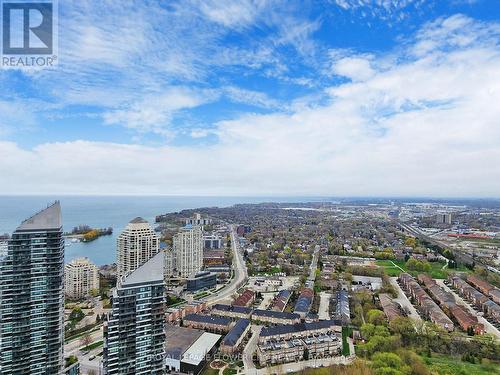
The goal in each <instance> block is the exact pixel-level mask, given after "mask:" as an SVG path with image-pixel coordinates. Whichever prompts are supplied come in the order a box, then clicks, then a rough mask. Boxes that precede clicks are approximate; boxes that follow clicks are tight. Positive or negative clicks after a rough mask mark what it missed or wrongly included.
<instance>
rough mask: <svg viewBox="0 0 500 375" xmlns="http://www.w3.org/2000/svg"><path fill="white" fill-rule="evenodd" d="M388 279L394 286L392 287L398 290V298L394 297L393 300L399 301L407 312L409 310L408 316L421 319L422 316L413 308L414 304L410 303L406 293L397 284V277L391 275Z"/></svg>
mask: <svg viewBox="0 0 500 375" xmlns="http://www.w3.org/2000/svg"><path fill="white" fill-rule="evenodd" d="M389 279H390V280H391V284H392V286H393V287H394V289H396V291H397V292H398V298H395V299H394V301H396V302H397V303H399V304H400V305H401V307H402V308H403V309H404V310H406V311H407V312H409V315H408V316H409V317H410V318H412V319H414V320H418V321H421V320H422V318H421V317H420V315H418V312H417V310H416V309H415V306H413V305H412V304H411V302H410V300H409V299H408V297H406V295H405V294H404V292H403V290H402V289H401V287H400V286H399V284H398V282H397V280H398V278H397V277H391V278H389Z"/></svg>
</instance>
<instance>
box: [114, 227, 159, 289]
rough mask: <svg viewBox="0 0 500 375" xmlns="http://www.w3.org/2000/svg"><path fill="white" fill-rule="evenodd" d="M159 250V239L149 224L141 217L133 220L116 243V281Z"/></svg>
mask: <svg viewBox="0 0 500 375" xmlns="http://www.w3.org/2000/svg"><path fill="white" fill-rule="evenodd" d="M159 249H160V238H159V237H158V235H157V234H156V233H155V231H154V230H153V228H151V226H150V225H149V223H148V222H147V221H146V220H144V219H143V218H142V217H136V218H135V219H133V220H132V221H131V222H130V223H128V224H127V226H126V227H125V229H124V230H123V232H122V233H120V235H119V236H118V239H117V241H116V250H117V276H118V280H120V278H121V277H122V276H125V275H127V274H128V273H130V272H132V271H134V270H136V269H137V268H139V267H140V266H141V265H143V264H144V263H146V262H147V261H148V260H149V259H151V258H152V257H153V256H154V255H156V254H157V253H158V251H159Z"/></svg>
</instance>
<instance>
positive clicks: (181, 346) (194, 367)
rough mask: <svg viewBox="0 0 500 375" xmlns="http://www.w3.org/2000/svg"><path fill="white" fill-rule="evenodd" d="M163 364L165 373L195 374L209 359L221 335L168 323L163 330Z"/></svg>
mask: <svg viewBox="0 0 500 375" xmlns="http://www.w3.org/2000/svg"><path fill="white" fill-rule="evenodd" d="M165 332H166V334H165V346H164V357H165V361H164V366H165V370H166V371H167V373H173V372H181V373H185V374H194V375H197V374H199V373H200V372H201V370H202V369H203V367H204V366H205V365H206V363H207V362H208V361H209V359H210V357H211V355H212V353H213V352H214V351H215V349H216V345H217V343H218V342H219V341H220V339H221V336H220V335H216V334H213V333H208V332H203V331H200V330H196V329H190V328H185V327H177V326H170V325H168V326H167V328H166V330H165Z"/></svg>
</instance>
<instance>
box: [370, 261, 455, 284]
mask: <svg viewBox="0 0 500 375" xmlns="http://www.w3.org/2000/svg"><path fill="white" fill-rule="evenodd" d="M375 264H376V265H377V266H379V267H382V268H383V269H384V271H385V273H386V274H387V275H388V276H391V277H397V276H399V274H400V273H401V272H407V273H409V274H410V275H412V276H416V275H418V274H420V273H426V274H428V275H430V276H431V277H432V278H433V279H446V278H447V277H448V268H447V267H446V263H445V262H425V264H426V265H428V269H427V270H425V271H419V270H412V269H409V267H408V262H405V261H404V260H377V261H376V262H375ZM460 271H462V269H460Z"/></svg>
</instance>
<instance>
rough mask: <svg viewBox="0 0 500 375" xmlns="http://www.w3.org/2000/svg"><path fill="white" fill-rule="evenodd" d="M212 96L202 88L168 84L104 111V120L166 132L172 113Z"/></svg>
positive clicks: (198, 103)
mask: <svg viewBox="0 0 500 375" xmlns="http://www.w3.org/2000/svg"><path fill="white" fill-rule="evenodd" d="M213 99H214V95H213V93H211V92H209V91H203V90H198V91H194V90H190V89H187V88H182V87H172V88H170V89H169V90H166V91H164V92H159V93H155V94H150V95H148V97H146V98H144V99H142V100H140V101H138V102H134V103H132V104H131V105H127V106H126V109H117V110H114V111H110V112H106V113H104V116H103V117H104V122H105V123H106V124H115V125H116V124H118V125H123V126H125V127H127V128H129V129H135V130H137V131H139V132H155V133H159V134H167V135H168V134H170V132H169V129H168V126H169V124H170V121H171V120H172V117H173V116H174V115H175V113H177V112H179V111H181V110H184V109H189V108H194V107H197V106H199V105H201V104H204V103H206V102H208V101H211V100H213Z"/></svg>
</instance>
